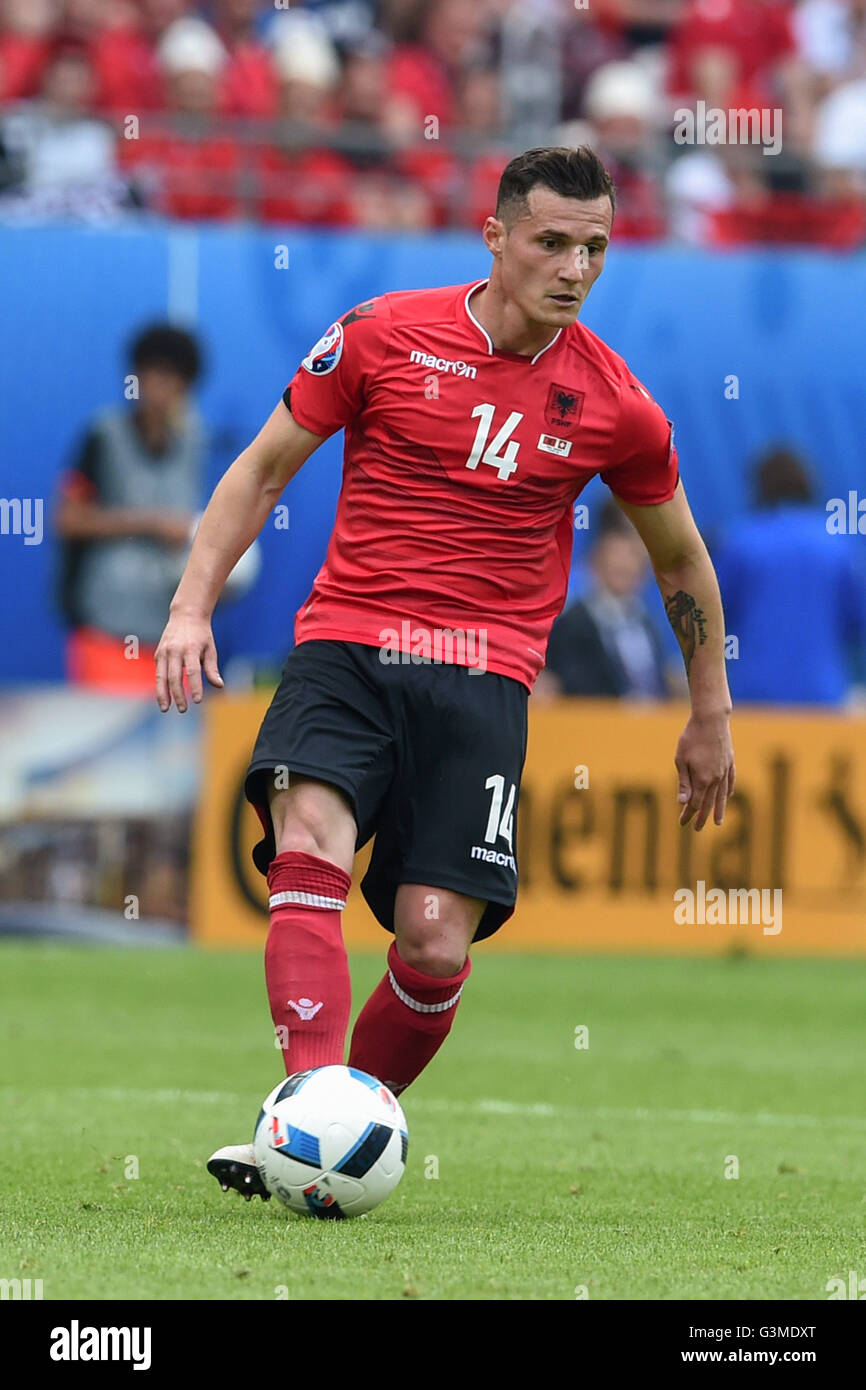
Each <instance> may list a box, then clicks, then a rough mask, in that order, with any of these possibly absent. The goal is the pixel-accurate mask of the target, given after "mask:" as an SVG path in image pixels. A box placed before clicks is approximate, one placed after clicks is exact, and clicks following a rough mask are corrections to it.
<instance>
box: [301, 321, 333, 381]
mask: <svg viewBox="0 0 866 1390" xmlns="http://www.w3.org/2000/svg"><path fill="white" fill-rule="evenodd" d="M342 352H343V329H342V326H341V325H340V324H339V323H332V324H331V327H330V328H329V329H328V331H327V333H325V334H323V336H322V337H321V338H320V339H319V341H318V342H317V343H316V345H315V347H312V348H310V351H309V352H308V353H307V355H306V357H305V358H304V360H303V361H302V363H301V366H302V367H305V368H306V370H307V371H308V372H310V373H311V374H312V375H313V376H327V375H328V372H332V371H333V370H334V368H335V367H336V365H337V363H338V362H339V360H340V357H341V356H342Z"/></svg>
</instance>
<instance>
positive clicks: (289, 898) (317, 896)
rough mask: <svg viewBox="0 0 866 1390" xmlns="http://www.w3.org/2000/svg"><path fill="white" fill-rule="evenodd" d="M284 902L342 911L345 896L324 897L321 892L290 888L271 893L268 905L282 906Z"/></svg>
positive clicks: (272, 906)
mask: <svg viewBox="0 0 866 1390" xmlns="http://www.w3.org/2000/svg"><path fill="white" fill-rule="evenodd" d="M284 903H299V904H301V906H302V907H327V908H331V909H332V910H334V911H340V912H342V910H343V908H344V907H345V906H346V900H345V898H326V897H325V896H324V894H323V893H300V892H298V891H297V890H296V889H292V890H291V891H290V892H288V893H272V894H271V896H270V897H269V898H268V907H270V908H274V907H282V906H283V904H284Z"/></svg>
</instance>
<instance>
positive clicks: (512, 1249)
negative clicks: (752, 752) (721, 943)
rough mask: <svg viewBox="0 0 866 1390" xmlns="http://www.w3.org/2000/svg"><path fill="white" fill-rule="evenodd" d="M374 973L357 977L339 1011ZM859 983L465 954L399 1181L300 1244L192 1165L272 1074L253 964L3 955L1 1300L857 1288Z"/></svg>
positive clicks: (275, 1065) (861, 1140)
mask: <svg viewBox="0 0 866 1390" xmlns="http://www.w3.org/2000/svg"><path fill="white" fill-rule="evenodd" d="M383 946H384V938H383ZM382 967H383V958H381V957H373V956H356V957H355V958H354V959H353V962H352V968H353V978H354V982H355V993H356V1003H357V1004H358V1005H360V1003H361V1002H363V999H364V998H366V995H367V993H368V992H369V990H370V989H371V988H372V987H373V985H374V983H375V982H376V980H377V979H378V978H379V976H380V973H381V970H382ZM863 973H864V972H863V967H862V965H860V964H853V963H851V962H848V963H846V962H834V961H792V960H780V961H773V960H766V959H764V960H756V959H750V958H746V959H725V960H670V959H635V958H631V957H622V958H603V959H602V958H597V957H588V958H580V957H551V956H504V955H493V954H489V953H486V952H485V950H484V947H483V946H482V947H480V948H478V949H477V951H476V953H475V970H474V973H473V975H472V979H471V982H470V984H469V986H468V987H467V989H466V990H465V992H464V996H463V1000H462V1002H461V1005H460V1013H459V1016H458V1018H457V1022H456V1026H455V1029H454V1031H453V1033H452V1035H451V1037H450V1039H449V1040H448V1042H447V1044H446V1046H445V1048H444V1049H443V1051H442V1052H441V1053H440V1055H439V1056H438V1057H437V1058H436V1060H435V1061H434V1062H433V1063H432V1065H431V1066H430V1068H429V1069H428V1071H427V1072H426V1073H425V1075H424V1076H422V1077H421V1078H420V1080H419V1081H418V1082H417V1083H416V1084H415V1086H413V1087H412V1088H411V1089H410V1090H409V1091H408V1092H407V1093H406V1095H405V1097H404V1102H405V1110H406V1114H407V1118H408V1122H409V1130H410V1147H409V1158H408V1166H407V1171H406V1174H405V1177H404V1179H403V1181H402V1183H401V1185H400V1186H399V1187H398V1189H397V1191H396V1192H395V1193H394V1194H393V1196H392V1197H391V1198H390V1199H389V1200H388V1201H387V1202H386V1203H385V1204H384V1205H383V1206H381V1207H380V1208H379V1209H378V1210H377V1211H376V1212H374V1213H372V1214H371V1215H369V1216H367V1217H364V1218H360V1219H357V1220H354V1221H346V1222H317V1221H314V1220H311V1219H307V1218H304V1217H297V1216H293V1215H291V1214H290V1213H288V1212H287V1211H286V1210H285V1209H284V1208H282V1207H280V1206H279V1204H278V1203H277V1202H276V1201H271V1202H270V1203H268V1204H263V1203H261V1202H259V1201H257V1200H256V1201H254V1202H251V1203H249V1204H247V1203H245V1202H243V1201H242V1200H241V1199H240V1198H239V1197H237V1196H235V1195H234V1194H229V1195H224V1194H223V1193H221V1192H220V1191H219V1189H218V1187H217V1185H216V1183H215V1182H214V1180H213V1179H212V1178H211V1177H209V1176H208V1174H207V1172H206V1171H205V1166H204V1165H205V1161H206V1160H207V1158H208V1156H209V1154H210V1153H211V1151H212V1150H213V1149H214V1148H216V1147H217V1146H219V1145H221V1144H224V1143H237V1142H240V1141H243V1140H245V1139H247V1138H248V1137H249V1131H250V1128H251V1126H252V1123H253V1121H254V1119H255V1116H256V1113H257V1110H258V1106H259V1103H260V1101H261V1099H262V1097H263V1096H264V1095H265V1094H266V1092H267V1091H268V1090H269V1089H270V1088H271V1087H272V1086H273V1085H274V1084H275V1083H276V1081H277V1080H278V1079H279V1077H280V1076H281V1075H282V1059H281V1057H280V1054H279V1053H278V1052H277V1051H276V1050H275V1048H274V1045H273V1043H274V1039H273V1033H272V1031H271V1025H270V1018H269V1015H268V1010H267V1000H266V996H265V991H264V981H263V970H262V963H261V960H260V958H259V957H258V956H257V955H252V954H240V953H232V954H222V953H206V952H203V951H198V950H192V949H190V950H178V951H165V952H161V951H149V952H145V951H133V950H124V951H109V950H103V949H97V948H88V947H78V948H66V947H54V946H29V947H28V946H19V945H4V946H3V947H0V980H2V984H0V994H2V1009H0V1035H2V1053H0V1057H2V1060H0V1109H2V1116H3V1124H2V1135H3V1159H4V1162H3V1165H2V1170H0V1171H2V1176H0V1277H5V1278H16V1277H17V1278H28V1277H29V1278H30V1279H40V1278H41V1279H42V1280H43V1290H44V1297H45V1298H46V1299H54V1298H74V1299H109V1298H120V1299H174V1298H183V1299H275V1298H289V1299H299V1298H312V1299H328V1300H330V1299H401V1298H407V1299H408V1298H419V1299H566V1300H573V1299H574V1298H575V1297H588V1298H589V1299H590V1300H593V1299H725V1298H746V1299H762V1298H769V1299H826V1298H827V1292H826V1284H827V1281H828V1279H830V1278H832V1277H834V1276H836V1275H841V1276H842V1277H843V1278H845V1279H846V1280H847V1278H848V1271H849V1270H852V1269H853V1270H856V1271H858V1274H859V1276H860V1277H861V1278H862V1277H863V1276H866V1239H864V1216H866V1162H864V1160H866V1116H864V1111H863V1096H864V1086H863V1072H864V1053H863V1039H862V1018H863V999H862V995H863ZM582 1028H585V1029H587V1030H588V1033H587V1034H586V1035H584V1034H583V1033H581V1032H579V1031H578V1032H576V1030H579V1029H582ZM576 1041H577V1042H582V1041H587V1042H588V1046H586V1047H576V1046H575V1042H576ZM737 1166H738V1170H739V1176H738V1177H733V1176H729V1177H726V1172H728V1173H733V1172H734V1171H735V1169H736V1168H737ZM135 1173H137V1176H134V1174H135Z"/></svg>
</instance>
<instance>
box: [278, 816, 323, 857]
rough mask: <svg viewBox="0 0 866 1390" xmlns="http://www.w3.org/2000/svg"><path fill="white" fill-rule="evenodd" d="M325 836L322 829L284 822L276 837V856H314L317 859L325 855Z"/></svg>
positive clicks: (301, 823) (293, 822) (297, 822)
mask: <svg viewBox="0 0 866 1390" xmlns="http://www.w3.org/2000/svg"><path fill="white" fill-rule="evenodd" d="M326 841H327V836H326V834H325V832H324V829H323V827H318V828H317V827H315V826H311V825H305V824H304V823H303V822H302V821H288V822H286V823H285V824H284V825H283V826H282V828H281V830H280V833H279V836H277V837H276V845H277V854H289V853H291V852H293V851H294V852H296V853H299V854H314V855H315V856H316V857H317V858H318V859H324V858H326V857H327V855H326Z"/></svg>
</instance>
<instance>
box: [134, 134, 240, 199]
mask: <svg viewBox="0 0 866 1390" xmlns="http://www.w3.org/2000/svg"><path fill="white" fill-rule="evenodd" d="M118 160H119V163H120V164H121V166H123V167H125V168H127V169H130V170H136V171H137V172H138V173H139V174H140V175H142V176H143V179H142V182H143V185H144V189H143V191H144V193H145V196H146V197H148V194H149V193H150V195H151V196H150V197H148V202H149V205H150V206H153V207H155V208H157V209H158V210H159V211H160V212H163V213H165V214H166V215H167V216H169V217H180V218H208V219H209V218H220V217H236V216H238V215H239V213H240V212H241V211H242V206H241V200H240V196H239V174H240V171H241V169H242V167H243V161H242V158H241V150H240V147H239V146H238V145H237V144H236V142H235V141H234V140H230V139H227V138H223V137H220V136H214V137H211V138H207V137H206V138H205V139H203V140H186V139H184V138H183V137H182V136H179V135H175V134H173V133H169V132H165V133H158V134H151V135H143V136H142V137H141V138H140V139H139V140H121V141H120V142H119V151H118ZM148 185H149V186H150V187H148Z"/></svg>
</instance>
